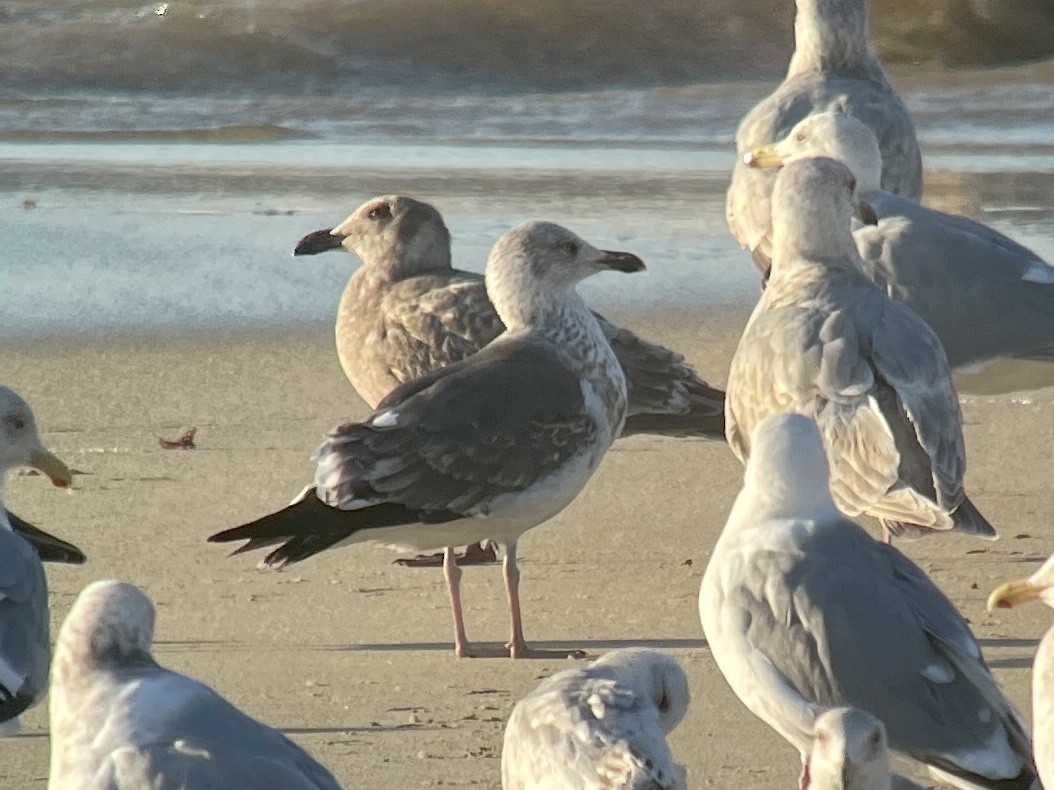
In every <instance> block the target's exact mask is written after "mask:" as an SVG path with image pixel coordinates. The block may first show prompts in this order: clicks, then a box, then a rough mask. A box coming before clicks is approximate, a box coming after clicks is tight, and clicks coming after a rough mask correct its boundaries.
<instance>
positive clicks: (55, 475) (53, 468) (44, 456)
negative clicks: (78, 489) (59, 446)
mask: <svg viewBox="0 0 1054 790" xmlns="http://www.w3.org/2000/svg"><path fill="white" fill-rule="evenodd" d="M29 465H30V466H32V467H33V468H34V469H39V470H40V471H41V472H43V473H44V474H46V475H47V476H48V479H49V480H51V484H52V485H53V486H57V487H58V488H66V487H67V486H69V485H70V483H72V482H73V475H72V474H71V473H70V470H69V467H68V466H66V464H64V463H62V461H60V460H59V459H58V458H57V457H56V456H54V455H52V454H51V453H49V452H48V451H47V450H45V449H44V448H43V447H41V448H40V449H39V450H34V451H33V452H32V454H30V456H29Z"/></svg>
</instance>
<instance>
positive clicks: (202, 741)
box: [48, 580, 340, 790]
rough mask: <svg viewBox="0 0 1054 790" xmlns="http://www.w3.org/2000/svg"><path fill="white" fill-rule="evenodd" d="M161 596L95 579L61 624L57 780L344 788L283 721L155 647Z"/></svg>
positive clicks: (63, 789)
mask: <svg viewBox="0 0 1054 790" xmlns="http://www.w3.org/2000/svg"><path fill="white" fill-rule="evenodd" d="M153 638H154V606H153V604H152V603H151V602H150V599H149V598H148V597H147V596H146V594H145V593H144V592H143V591H142V590H140V589H139V588H138V587H136V586H134V585H132V584H128V583H126V582H120V581H112V580H107V581H97V582H92V583H91V584H89V585H88V586H87V587H85V588H84V590H82V591H81V594H80V595H79V596H77V600H76V601H75V602H74V604H73V608H72V609H71V610H70V613H69V615H68V616H67V617H66V620H65V622H64V623H63V624H62V628H61V629H60V631H59V638H58V641H57V643H56V645H55V661H54V665H53V667H52V670H51V696H50V703H49V704H50V708H51V711H50V713H51V774H50V778H49V781H48V788H50V790H69V788H81V787H83V788H87V787H92V788H96V787H98V788H103V787H105V788H114V790H140V788H177V787H178V788H221V787H245V788H248V787H251V788H254V790H339V789H340V785H339V784H337V780H336V779H334V778H333V776H332V774H330V772H329V771H328V770H326V769H325V768H324V767H323V766H322V765H321V764H319V763H318V762H316V761H315V759H314V758H312V757H311V755H309V754H308V753H307V752H305V751H304V750H303V749H301V748H300V747H299V746H297V745H296V744H295V743H293V742H292V741H291V740H289V739H288V738H287V737H286V736H284V735H283V734H282V733H280V732H279V731H278V730H274V729H272V728H270V727H268V726H267V725H266V724H261V723H260V722H258V721H256V720H255V719H253V718H250V717H249V716H246V715H245V714H244V713H242V712H241V711H240V710H238V709H237V708H236V707H234V706H233V705H231V704H230V703H229V702H227V700H225V699H224V698H223V697H221V696H220V695H219V694H217V693H216V692H215V691H213V690H212V689H211V688H209V687H208V686H206V685H205V684H203V683H199V682H198V681H196V680H194V679H192V678H189V677H186V676H185V675H181V674H179V673H178V672H173V671H172V670H170V669H165V668H164V667H162V666H160V665H158V663H157V662H156V661H154V658H153V656H152V655H151V653H150V649H151V646H152V643H153Z"/></svg>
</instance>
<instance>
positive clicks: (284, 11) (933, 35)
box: [0, 0, 1054, 96]
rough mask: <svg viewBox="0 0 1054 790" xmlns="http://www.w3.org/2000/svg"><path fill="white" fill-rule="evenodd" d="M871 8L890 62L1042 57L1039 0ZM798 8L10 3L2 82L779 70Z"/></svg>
mask: <svg viewBox="0 0 1054 790" xmlns="http://www.w3.org/2000/svg"><path fill="white" fill-rule="evenodd" d="M161 12H163V13H161ZM871 13H872V20H873V24H872V26H873V31H874V36H875V40H876V44H877V46H878V48H879V51H880V53H881V54H882V56H883V57H884V59H885V60H886V61H887V63H890V64H892V65H896V64H913V65H922V66H928V67H930V68H935V67H936V68H940V67H947V66H955V67H959V66H991V65H996V64H1004V63H1011V62H1018V61H1022V60H1028V59H1038V58H1043V57H1050V56H1052V55H1054V36H1052V35H1051V33H1050V31H1051V30H1052V29H1054V7H1052V4H1051V3H1050V2H1049V0H1018V2H1014V3H993V2H989V3H977V2H974V1H973V0H871ZM793 17H794V3H793V2H792V0H784V2H783V3H782V5H781V7H780V8H779V9H778V10H776V11H774V10H773V3H772V1H771V0H650V2H629V1H628V0H608V1H604V0H521V1H520V2H517V3H515V4H511V3H508V2H507V0H350V1H349V0H170V2H168V3H162V2H160V1H158V2H155V3H143V2H134V0H133V2H128V1H127V0H49V2H48V3H42V2H40V0H6V2H5V3H3V4H2V7H0V73H3V74H4V84H5V86H6V87H7V88H8V89H15V90H22V91H25V92H27V93H37V92H39V91H41V90H45V91H48V92H49V93H51V94H61V93H63V92H69V91H76V90H92V91H101V92H109V91H152V92H178V93H188V92H189V93H219V94H223V93H229V92H232V91H238V92H239V93H241V94H244V93H246V92H248V93H251V92H253V91H287V92H296V93H301V94H309V95H319V96H323V95H326V94H332V93H334V92H340V93H343V94H345V95H351V96H353V95H358V94H370V95H378V94H383V93H385V92H391V91H396V92H400V93H406V92H415V91H416V92H429V91H445V92H450V91H454V92H457V91H463V90H469V89H472V90H494V91H503V90H517V89H524V88H529V89H559V90H569V89H570V90H573V89H584V88H589V89H593V88H596V87H597V86H603V85H653V84H684V83H692V82H705V81H719V80H724V81H727V80H735V79H740V78H743V79H752V78H757V77H761V76H765V77H769V76H771V75H774V74H778V73H779V72H780V71H781V70H782V69H783V68H784V67H785V65H786V61H787V57H788V54H789V52H790V49H791V46H792V41H793V33H792V30H793ZM5 92H6V91H5Z"/></svg>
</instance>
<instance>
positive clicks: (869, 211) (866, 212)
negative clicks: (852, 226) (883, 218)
mask: <svg viewBox="0 0 1054 790" xmlns="http://www.w3.org/2000/svg"><path fill="white" fill-rule="evenodd" d="M854 213H855V214H856V218H857V219H858V220H860V221H861V222H863V223H864V224H865V225H877V224H878V212H877V211H875V209H874V206H872V205H871V204H870V203H868V202H867V201H866V200H859V201H857V203H856V206H854Z"/></svg>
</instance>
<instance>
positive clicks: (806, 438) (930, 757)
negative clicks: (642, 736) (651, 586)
mask: <svg viewBox="0 0 1054 790" xmlns="http://www.w3.org/2000/svg"><path fill="white" fill-rule="evenodd" d="M752 444H753V453H752V454H751V456H750V460H749V461H748V462H747V467H746V472H745V474H744V480H743V490H742V491H741V492H740V493H739V496H738V497H737V498H736V501H735V504H734V505H733V506H732V511H731V513H730V514H729V517H728V522H727V524H726V525H725V528H724V530H723V531H722V533H721V536H720V537H719V538H718V541H717V544H716V546H715V547H714V551H713V554H712V555H711V557H710V562H709V564H708V566H707V568H706V572H705V573H704V575H703V582H702V587H701V589H700V593H699V612H700V618H701V620H702V624H703V630H704V631H705V633H706V639H707V643H708V644H709V646H710V650H711V651H712V653H713V656H714V660H715V661H716V662H717V665H718V667H719V668H720V670H721V672H722V674H723V675H724V676H725V679H726V680H727V681H728V683H729V685H730V686H731V687H732V690H733V691H734V692H735V693H736V695H737V696H738V697H739V698H740V699H741V700H742V701H743V703H744V704H745V705H746V706H747V708H749V709H750V711H751V712H752V713H753V714H754V715H756V716H757V717H759V718H760V719H762V720H763V721H764V722H766V723H767V724H768V725H769V726H770V727H772V728H773V729H774V730H776V732H778V733H779V734H780V735H781V736H783V738H784V739H786V740H787V741H788V742H789V743H790V744H791V745H793V746H794V747H795V748H796V749H797V750H798V752H799V753H800V754H801V757H802V760H803V764H804V761H805V759H806V757H807V755H808V754H809V751H810V749H811V748H812V739H813V728H814V724H815V718H816V716H817V715H818V714H819V713H821V712H822V711H824V710H826V709H828V708H833V707H843V706H848V707H856V708H861V709H863V710H866V711H868V712H869V713H870V714H871V715H873V716H875V717H877V718H878V719H880V720H881V721H882V722H883V724H884V725H885V727H886V731H887V733H888V736H889V743H890V745H891V746H892V748H893V749H895V750H896V751H899V752H902V753H904V754H906V755H907V756H909V757H912V758H914V759H915V760H918V761H920V762H922V763H924V764H926V765H927V766H928V767H929V769H930V771H931V773H934V774H935V775H937V776H939V777H940V778H941V779H942V780H943V781H947V782H950V783H951V784H952V785H954V786H955V787H959V788H975V789H976V788H993V789H994V788H1002V789H1003V790H1009V788H1020V789H1021V790H1024V789H1025V788H1029V787H1030V786H1031V784H1032V782H1033V780H1034V779H1035V777H1036V773H1035V767H1034V765H1033V762H1032V757H1031V741H1030V739H1029V734H1028V728H1027V725H1026V723H1025V722H1024V720H1023V719H1022V717H1021V715H1020V714H1019V713H1018V711H1017V710H1015V708H1014V706H1013V705H1012V704H1011V703H1010V702H1009V701H1008V700H1007V699H1006V697H1005V696H1004V695H1003V693H1002V691H1000V689H999V687H998V686H997V685H996V682H995V680H994V679H993V678H992V675H991V673H990V671H989V669H988V667H987V665H986V664H985V661H984V658H983V656H982V655H981V649H980V646H979V645H978V643H977V640H976V639H975V638H974V636H973V634H972V633H971V632H970V628H969V626H968V625H967V624H966V621H965V620H963V618H962V616H961V615H960V614H959V612H958V611H957V610H956V608H955V606H954V604H952V602H951V601H949V600H948V598H947V597H945V595H944V594H943V593H942V592H941V591H940V590H939V589H938V588H937V586H936V585H935V584H934V583H933V582H932V581H930V579H929V577H927V576H926V574H925V573H924V572H923V571H922V570H921V569H920V568H919V567H918V566H916V565H915V564H914V563H912V562H911V560H909V559H908V558H907V557H905V556H904V555H903V554H901V553H900V551H898V550H897V549H896V548H895V547H893V546H888V545H885V544H883V543H879V542H878V541H876V540H873V539H872V538H871V537H870V536H869V535H868V534H867V532H866V531H865V530H864V529H863V528H862V527H860V526H858V525H857V524H855V523H854V522H852V521H850V520H849V519H847V518H846V517H845V516H844V515H842V514H841V512H840V511H839V510H838V508H837V507H836V505H835V502H834V500H833V499H832V497H831V491H830V489H829V487H828V466H827V457H826V453H825V451H824V446H823V443H822V441H821V438H820V432H819V431H818V429H817V426H816V423H815V422H813V421H812V420H811V419H809V418H808V417H804V416H802V415H800V414H777V415H772V416H769V417H767V418H765V419H764V420H762V421H761V422H760V423H759V424H758V425H757V427H756V428H755V429H754V432H753V435H752Z"/></svg>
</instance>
